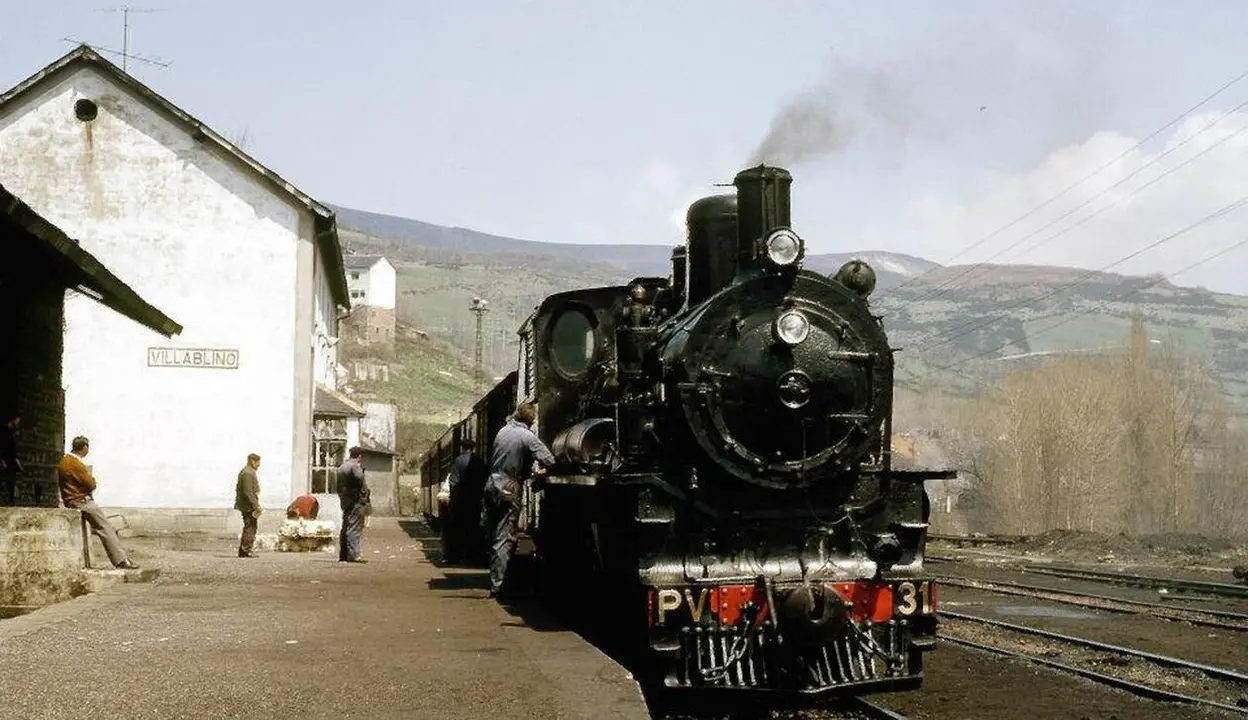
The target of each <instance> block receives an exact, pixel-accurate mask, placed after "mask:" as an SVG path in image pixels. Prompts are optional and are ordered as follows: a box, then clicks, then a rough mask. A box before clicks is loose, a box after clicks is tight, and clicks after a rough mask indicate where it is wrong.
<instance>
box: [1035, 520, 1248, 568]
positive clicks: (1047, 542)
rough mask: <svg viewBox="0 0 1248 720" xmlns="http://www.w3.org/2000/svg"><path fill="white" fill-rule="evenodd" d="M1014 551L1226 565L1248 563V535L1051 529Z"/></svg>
mask: <svg viewBox="0 0 1248 720" xmlns="http://www.w3.org/2000/svg"><path fill="white" fill-rule="evenodd" d="M1012 549H1013V550H1014V551H1017V552H1020V553H1025V554H1026V555H1030V556H1035V555H1041V556H1045V557H1049V558H1052V559H1055V560H1069V561H1083V562H1121V563H1132V564H1143V565H1147V564H1155V565H1167V566H1176V567H1190V566H1202V567H1225V568H1226V569H1227V570H1230V568H1232V567H1233V566H1235V565H1242V564H1248V539H1238V540H1230V539H1225V538H1213V537H1206V536H1201V535H1190V534H1184V533H1165V534H1160V535H1143V536H1138V537H1137V536H1129V535H1103V534H1100V533H1090V532H1082V531H1070V530H1050V531H1049V532H1046V533H1042V534H1040V535H1034V536H1032V537H1030V538H1027V539H1026V540H1024V541H1023V542H1021V543H1019V544H1018V545H1015V546H1012Z"/></svg>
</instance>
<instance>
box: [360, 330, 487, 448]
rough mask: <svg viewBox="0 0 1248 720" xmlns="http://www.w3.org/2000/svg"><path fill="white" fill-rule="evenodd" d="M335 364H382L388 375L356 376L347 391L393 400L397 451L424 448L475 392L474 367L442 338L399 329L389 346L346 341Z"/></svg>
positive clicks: (457, 415) (460, 412) (465, 407)
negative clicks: (366, 347)
mask: <svg viewBox="0 0 1248 720" xmlns="http://www.w3.org/2000/svg"><path fill="white" fill-rule="evenodd" d="M342 347H343V350H342V352H341V353H340V354H339V362H340V363H341V364H343V365H344V366H345V367H347V368H350V369H352V370H353V371H354V370H355V369H356V366H357V364H366V365H376V366H381V365H384V366H385V368H386V370H387V372H388V374H389V377H388V378H386V377H384V376H383V377H380V378H378V379H375V380H354V381H352V382H350V383H348V384H347V388H346V389H347V390H348V391H349V392H350V393H351V395H352V397H354V398H355V399H357V400H359V401H377V402H388V403H392V404H394V405H395V406H396V408H397V413H398V418H397V419H398V428H397V430H398V447H399V450H400V452H401V453H402V452H410V451H412V450H413V449H423V448H425V447H427V446H428V445H429V444H430V443H431V442H433V440H435V439H437V437H438V436H439V435H441V434H442V432H443V431H444V430H445V429H446V426H447V425H449V424H451V423H453V422H455V421H456V420H458V419H459V418H460V417H462V416H463V415H464V414H465V413H467V411H468V409H469V408H471V407H472V404H473V403H474V402H476V399H477V397H478V395H479V393H478V392H477V386H476V383H474V381H473V378H472V370H471V368H470V367H469V366H468V365H466V364H465V363H464V362H463V360H462V359H461V358H460V357H459V353H458V351H457V350H456V349H455V348H454V347H452V346H450V345H449V344H447V342H446V341H445V340H442V339H439V338H436V337H422V336H421V335H420V334H419V333H416V332H415V331H413V329H412V328H410V327H400V332H399V337H398V338H397V339H396V340H395V344H394V348H393V350H388V349H382V348H374V349H371V350H368V351H366V350H364V349H363V348H360V347H359V346H353V345H346V344H344V345H343V346H342Z"/></svg>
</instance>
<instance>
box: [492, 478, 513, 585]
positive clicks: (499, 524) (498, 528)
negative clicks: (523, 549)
mask: <svg viewBox="0 0 1248 720" xmlns="http://www.w3.org/2000/svg"><path fill="white" fill-rule="evenodd" d="M520 489H521V486H520V483H519V482H517V481H515V480H513V479H511V478H509V477H507V476H505V475H492V476H491V477H490V480H489V482H488V483H486V486H485V522H486V527H487V529H488V530H489V533H490V591H491V592H493V593H494V594H495V595H498V594H499V593H501V592H502V591H503V583H504V582H505V581H506V579H507V566H508V565H509V564H511V557H512V555H514V554H515V552H516V536H517V535H518V534H519V525H520Z"/></svg>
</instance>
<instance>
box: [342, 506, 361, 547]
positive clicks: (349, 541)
mask: <svg viewBox="0 0 1248 720" xmlns="http://www.w3.org/2000/svg"><path fill="white" fill-rule="evenodd" d="M363 539H364V503H356V504H354V505H351V506H350V507H345V508H343V509H342V530H341V531H339V533H338V559H339V560H356V559H358V558H359V557H360V552H361V545H362V543H363Z"/></svg>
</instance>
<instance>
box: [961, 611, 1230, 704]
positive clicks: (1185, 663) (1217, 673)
mask: <svg viewBox="0 0 1248 720" xmlns="http://www.w3.org/2000/svg"><path fill="white" fill-rule="evenodd" d="M940 615H941V617H947V618H952V619H954V620H962V621H966V622H973V623H979V624H981V625H987V626H988V627H995V628H1001V629H1004V630H1011V631H1013V632H1017V633H1021V634H1023V635H1034V636H1036V637H1042V638H1047V639H1049V640H1057V641H1059V642H1064V643H1069V644H1071V645H1078V646H1080V647H1085V648H1089V649H1092V650H1099V651H1101V652H1112V653H1118V654H1119V655H1130V656H1131V657H1137V658H1140V659H1142V660H1148V661H1149V662H1152V663H1156V664H1158V665H1164V666H1166V667H1171V668H1182V669H1185V670H1197V671H1200V672H1202V673H1204V674H1206V675H1208V676H1210V677H1213V678H1217V679H1218V680H1227V681H1230V682H1237V683H1245V684H1248V674H1245V673H1242V672H1239V671H1238V670H1231V669H1229V668H1224V667H1218V666H1216V665H1205V664H1204V663H1198V662H1192V661H1191V660H1183V659H1181V658H1176V657H1171V656H1169V655H1158V654H1157V653H1150V652H1148V651H1147V650H1136V649H1133V648H1128V647H1122V646H1121V645H1111V644H1109V643H1103V642H1098V641H1096V640H1089V639H1088V638H1081V637H1077V636H1075V635H1066V634H1064V633H1058V632H1053V631H1051V630H1041V629H1040V628H1034V627H1030V626H1027V625H1018V624H1016V623H1011V622H1005V621H1002V620H991V619H989V618H983V617H979V616H978V615H967V614H965V613H959V612H950V611H948V610H941V611H940ZM1243 709H1244V710H1245V711H1248V708H1243Z"/></svg>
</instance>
